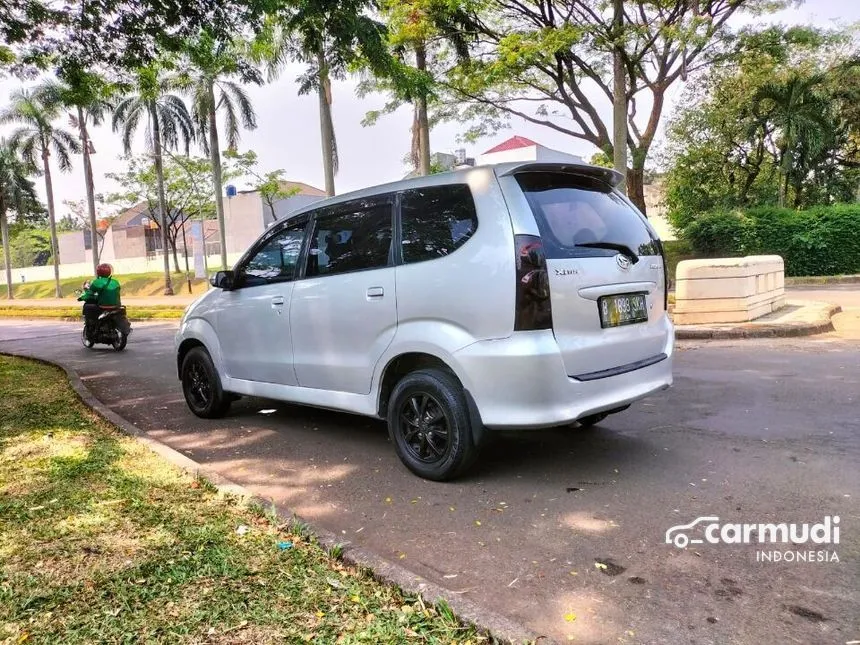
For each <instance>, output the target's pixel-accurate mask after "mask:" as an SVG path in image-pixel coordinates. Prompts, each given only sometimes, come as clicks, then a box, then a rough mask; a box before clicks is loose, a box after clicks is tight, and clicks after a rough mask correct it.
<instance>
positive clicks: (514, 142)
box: [484, 136, 538, 155]
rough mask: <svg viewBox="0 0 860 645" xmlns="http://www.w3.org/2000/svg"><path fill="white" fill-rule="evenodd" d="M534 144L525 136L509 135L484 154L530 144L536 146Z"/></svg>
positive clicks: (529, 145)
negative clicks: (509, 136) (508, 137)
mask: <svg viewBox="0 0 860 645" xmlns="http://www.w3.org/2000/svg"><path fill="white" fill-rule="evenodd" d="M536 145H538V144H536V143H535V142H534V141H532V140H531V139H526V138H525V137H520V136H516V137H511V138H510V139H508V140H507V141H503V142H502V143H500V144H499V145H497V146H496V147H495V148H490V149H489V150H487V151H486V152H485V153H484V154H485V155H488V154H491V153H493V152H504V151H505V150H517V149H518V148H530V147H531V146H536Z"/></svg>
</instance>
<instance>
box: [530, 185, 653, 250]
mask: <svg viewBox="0 0 860 645" xmlns="http://www.w3.org/2000/svg"><path fill="white" fill-rule="evenodd" d="M517 181H518V182H519V185H520V188H522V190H523V192H524V193H525V196H526V199H527V200H528V202H529V206H531V209H532V213H534V216H535V220H536V221H537V225H538V229H539V230H540V234H541V238H542V239H543V246H544V252H545V253H546V257H547V258H548V259H562V258H588V257H611V256H614V255H617V254H618V253H619V252H623V251H621V249H624V248H627V249H629V250H630V251H632V253H634V254H635V255H637V256H639V255H659V254H660V250H659V246H658V243H657V240H656V239H655V238H654V236H652V235H651V232H650V231H649V230H648V227H647V226H646V224H645V222H644V221H643V219H642V216H641V215H639V213H638V212H636V210H635V209H633V208H632V207H631V206H630V205H629V204H628V203H627V202H626V201H625V200H624V199H623V198H622V197H621V196H620V195H618V194H617V193H615V192H614V191H613V190H612V188H611V187H610V186H609V185H607V184H605V183H603V182H602V181H600V180H598V179H594V178H592V177H584V176H581V175H574V174H570V173H564V172H525V173H520V174H518V175H517ZM601 247H602V248H601Z"/></svg>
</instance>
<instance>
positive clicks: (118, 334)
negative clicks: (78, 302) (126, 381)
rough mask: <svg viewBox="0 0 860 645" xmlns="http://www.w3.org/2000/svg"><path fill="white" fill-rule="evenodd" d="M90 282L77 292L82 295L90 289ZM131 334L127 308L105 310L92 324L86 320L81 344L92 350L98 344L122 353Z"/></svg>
mask: <svg viewBox="0 0 860 645" xmlns="http://www.w3.org/2000/svg"><path fill="white" fill-rule="evenodd" d="M89 286H90V285H89V282H85V283H84V287H83V289H78V290H77V291H75V293H76V294H77V295H81V294H82V293H83V292H84V291H85V290H86V289H88V288H89ZM130 333H131V323H129V322H128V318H127V317H126V311H125V307H122V306H120V307H115V308H111V309H103V310H102V311H101V313H100V314H99V316H98V318H96V319H95V320H93V321H92V322H90V321H88V320H87V319H86V317H85V318H84V328H83V329H82V330H81V343H82V344H83V346H84V347H86V348H87V349H92V348H93V346H95V345H96V344H100V345H110V346H111V347H113V348H114V349H115V350H116V351H118V352H121V351H122V350H124V349H125V346H126V345H127V344H128V335H129V334H130Z"/></svg>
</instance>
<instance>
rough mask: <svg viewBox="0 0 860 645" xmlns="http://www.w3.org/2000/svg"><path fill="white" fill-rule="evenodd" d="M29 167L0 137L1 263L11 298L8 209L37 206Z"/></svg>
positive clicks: (15, 209)
mask: <svg viewBox="0 0 860 645" xmlns="http://www.w3.org/2000/svg"><path fill="white" fill-rule="evenodd" d="M32 173H33V169H32V168H29V167H28V166H27V165H26V164H25V163H24V161H22V159H21V158H20V157H19V156H18V152H17V150H16V149H15V147H14V146H12V145H10V144H9V142H8V141H6V140H2V141H0V238H3V266H4V267H5V269H6V297H7V298H9V299H10V300H11V299H12V297H13V296H12V254H11V251H10V243H11V240H10V238H9V219H8V217H9V211H10V210H13V211H15V212H17V213H25V212H27V211H31V210H34V209H40V208H41V206H40V204H39V200H38V198H37V197H36V188H35V186H34V185H33V182H32V181H30V179H29V176H30V175H31V174H32Z"/></svg>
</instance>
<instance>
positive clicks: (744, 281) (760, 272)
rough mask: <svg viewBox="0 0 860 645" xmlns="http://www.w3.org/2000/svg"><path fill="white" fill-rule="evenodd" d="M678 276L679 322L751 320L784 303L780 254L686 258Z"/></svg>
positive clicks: (676, 287)
mask: <svg viewBox="0 0 860 645" xmlns="http://www.w3.org/2000/svg"><path fill="white" fill-rule="evenodd" d="M675 277H676V280H675V312H674V317H673V318H674V321H675V323H676V324H679V325H700V324H711V323H736V322H748V321H750V320H755V319H756V318H761V317H762V316H765V315H767V314H769V313H772V312H774V311H776V310H777V309H780V308H781V307H783V306H785V263H784V262H783V260H782V258H781V257H780V256H778V255H752V256H748V257H745V258H715V259H710V260H684V261H683V262H679V263H678V268H677V270H676V272H675Z"/></svg>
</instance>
